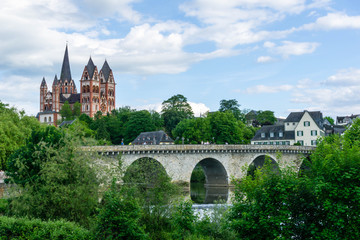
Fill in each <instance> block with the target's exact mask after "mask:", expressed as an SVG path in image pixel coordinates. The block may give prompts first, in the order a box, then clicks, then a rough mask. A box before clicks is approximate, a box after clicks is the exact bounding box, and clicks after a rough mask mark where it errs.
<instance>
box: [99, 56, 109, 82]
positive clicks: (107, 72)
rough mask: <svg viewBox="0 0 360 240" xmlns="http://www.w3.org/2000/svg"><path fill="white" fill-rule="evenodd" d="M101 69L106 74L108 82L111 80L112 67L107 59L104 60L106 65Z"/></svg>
mask: <svg viewBox="0 0 360 240" xmlns="http://www.w3.org/2000/svg"><path fill="white" fill-rule="evenodd" d="M101 71H102V73H103V74H104V78H105V82H107V81H108V80H109V76H110V72H111V68H110V66H109V64H108V62H107V61H106V60H105V62H104V65H103V66H102V68H101Z"/></svg>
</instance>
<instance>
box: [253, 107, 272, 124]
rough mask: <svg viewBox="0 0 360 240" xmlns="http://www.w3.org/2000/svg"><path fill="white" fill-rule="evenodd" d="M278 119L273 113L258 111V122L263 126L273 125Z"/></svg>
mask: <svg viewBox="0 0 360 240" xmlns="http://www.w3.org/2000/svg"><path fill="white" fill-rule="evenodd" d="M276 120H277V119H276V117H275V116H274V112H273V111H269V110H266V111H258V112H257V115H256V121H257V122H258V123H259V124H260V125H261V126H264V125H273V124H274V123H275V122H276Z"/></svg>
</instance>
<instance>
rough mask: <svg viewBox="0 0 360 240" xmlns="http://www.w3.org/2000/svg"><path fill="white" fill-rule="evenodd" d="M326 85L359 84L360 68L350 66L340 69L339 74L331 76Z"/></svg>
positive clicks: (325, 82)
mask: <svg viewBox="0 0 360 240" xmlns="http://www.w3.org/2000/svg"><path fill="white" fill-rule="evenodd" d="M324 84H325V85H338V86H359V85H360V69H355V68H349V69H343V70H340V71H339V72H338V73H337V74H335V75H332V76H330V77H329V78H328V79H327V80H326V81H324Z"/></svg>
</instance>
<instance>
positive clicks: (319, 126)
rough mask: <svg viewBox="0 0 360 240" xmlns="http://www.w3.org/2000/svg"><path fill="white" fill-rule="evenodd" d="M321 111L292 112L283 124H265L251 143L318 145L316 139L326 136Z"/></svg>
mask: <svg viewBox="0 0 360 240" xmlns="http://www.w3.org/2000/svg"><path fill="white" fill-rule="evenodd" d="M323 122H324V120H323V117H322V113H321V112H318V111H316V112H309V111H303V112H292V113H290V114H289V116H288V117H287V118H286V119H285V121H284V122H283V124H280V125H269V126H263V127H262V128H261V129H259V130H258V131H257V132H256V133H255V136H254V138H253V139H251V144H261V145H294V144H295V143H299V144H300V145H303V146H316V140H317V138H318V137H320V136H325V131H324V125H323Z"/></svg>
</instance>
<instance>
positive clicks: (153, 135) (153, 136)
mask: <svg viewBox="0 0 360 240" xmlns="http://www.w3.org/2000/svg"><path fill="white" fill-rule="evenodd" d="M131 144H133V145H164V144H174V140H172V139H171V137H169V136H168V135H167V134H166V133H165V132H164V131H161V130H160V131H154V132H143V133H140V135H139V136H137V138H135V140H134V141H133V142H132V143H131Z"/></svg>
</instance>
